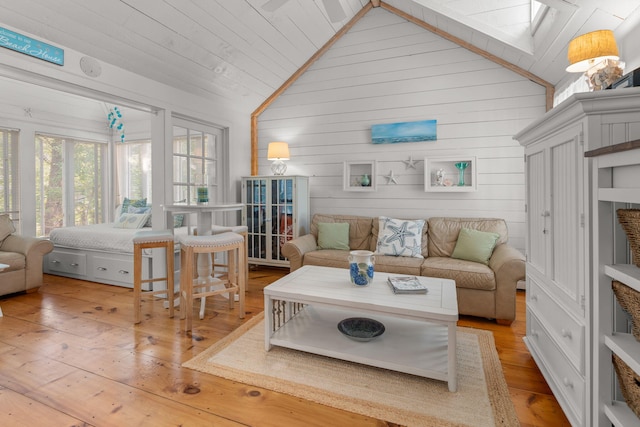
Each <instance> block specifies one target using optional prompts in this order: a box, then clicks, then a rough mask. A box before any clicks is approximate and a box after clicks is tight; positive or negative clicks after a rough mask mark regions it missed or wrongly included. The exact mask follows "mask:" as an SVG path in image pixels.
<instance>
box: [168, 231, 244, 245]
mask: <svg viewBox="0 0 640 427" xmlns="http://www.w3.org/2000/svg"><path fill="white" fill-rule="evenodd" d="M179 240H180V245H182V246H194V247H195V246H211V247H214V246H227V245H232V244H234V243H242V242H244V237H242V236H241V235H239V234H238V233H232V232H230V231H227V232H224V233H220V234H213V235H210V236H193V235H186V236H180V238H179Z"/></svg>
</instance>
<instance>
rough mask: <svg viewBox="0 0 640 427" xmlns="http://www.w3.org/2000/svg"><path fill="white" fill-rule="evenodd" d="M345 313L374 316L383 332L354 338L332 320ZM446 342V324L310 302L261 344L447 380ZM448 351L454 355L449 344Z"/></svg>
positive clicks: (350, 315) (336, 319)
mask: <svg viewBox="0 0 640 427" xmlns="http://www.w3.org/2000/svg"><path fill="white" fill-rule="evenodd" d="M349 317H368V318H371V319H375V320H377V321H379V322H382V324H383V325H384V326H385V332H384V333H383V334H382V335H381V336H379V337H377V338H374V339H373V340H371V341H367V342H360V341H354V340H352V339H350V338H348V337H346V336H345V335H343V334H342V333H341V332H340V331H339V330H338V323H339V322H340V321H341V320H343V319H346V318H349ZM447 343H448V327H447V325H444V324H438V323H434V322H427V321H421V320H415V319H408V318H402V317H395V316H390V315H387V314H379V313H374V312H367V311H357V310H353V309H349V310H347V309H342V308H338V307H334V306H325V305H320V304H314V305H307V306H306V307H305V308H304V309H303V310H302V311H300V312H299V313H297V314H296V315H295V316H294V317H292V318H291V319H289V320H288V321H287V322H286V323H285V324H284V325H282V327H280V329H278V330H277V331H273V332H272V333H271V336H270V337H269V336H268V334H267V342H265V346H266V348H267V350H268V349H269V348H270V347H271V345H276V346H280V347H287V348H291V349H295V350H300V351H305V352H308V353H314V354H319V355H323V356H328V357H333V358H336V359H341V360H347V361H351V362H357V363H361V364H364V365H369V366H375V367H379V368H385V369H390V370H393V371H398V372H404V373H408V374H413V375H418V376H422V377H427V378H433V379H436V380H442V381H449V380H450V378H449V375H448V360H449V359H448V358H449V354H448V345H447ZM451 351H452V352H454V354H455V348H454V349H451ZM453 383H455V381H454V382H453ZM451 384H452V382H451V381H450V386H451ZM450 388H451V387H450ZM451 391H455V388H454V390H451Z"/></svg>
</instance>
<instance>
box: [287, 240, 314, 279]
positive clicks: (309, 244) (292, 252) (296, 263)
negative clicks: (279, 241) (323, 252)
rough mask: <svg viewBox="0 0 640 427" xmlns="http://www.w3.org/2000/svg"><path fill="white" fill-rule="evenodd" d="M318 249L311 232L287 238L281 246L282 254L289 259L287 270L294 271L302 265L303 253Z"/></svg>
mask: <svg viewBox="0 0 640 427" xmlns="http://www.w3.org/2000/svg"><path fill="white" fill-rule="evenodd" d="M316 249H318V243H317V242H316V238H315V236H314V235H313V234H305V235H304V236H300V237H297V238H295V239H293V240H289V241H288V242H287V243H285V244H284V245H283V246H282V255H284V256H285V257H287V259H288V260H289V264H290V267H289V271H295V270H297V269H299V268H300V267H302V263H303V261H304V254H305V253H307V252H311V251H315V250H316Z"/></svg>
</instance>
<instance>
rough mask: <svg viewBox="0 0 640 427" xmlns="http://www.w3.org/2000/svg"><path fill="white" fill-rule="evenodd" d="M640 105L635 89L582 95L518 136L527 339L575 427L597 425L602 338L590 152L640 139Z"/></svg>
mask: <svg viewBox="0 0 640 427" xmlns="http://www.w3.org/2000/svg"><path fill="white" fill-rule="evenodd" d="M638 106H640V89H635V88H634V89H620V90H612V91H600V92H593V93H580V94H575V95H573V96H571V97H570V98H568V99H567V100H565V101H564V102H562V103H561V104H559V105H558V106H556V107H555V108H553V109H552V110H550V111H548V112H547V113H546V114H545V115H544V116H542V117H541V118H540V119H538V120H536V121H535V122H534V123H532V124H530V125H529V126H527V127H526V128H525V129H523V130H522V131H521V132H519V133H518V134H517V135H516V136H515V139H517V140H518V141H519V142H520V143H521V145H522V146H524V149H525V172H526V193H527V194H526V222H527V225H526V226H527V242H526V259H527V273H526V275H527V299H526V302H527V319H526V320H527V333H526V337H525V338H524V340H525V342H526V345H527V347H528V348H529V350H530V352H531V354H532V356H533V358H534V360H535V361H536V364H537V365H538V367H539V368H540V370H541V371H542V373H543V375H544V377H545V379H546V380H547V382H548V384H549V386H550V387H551V390H552V391H553V394H554V395H555V397H556V399H557V400H558V402H559V403H560V405H561V407H562V409H563V410H564V412H565V414H566V416H567V418H568V419H569V420H570V422H571V423H572V425H574V426H591V425H592V424H593V413H592V412H593V411H592V410H591V408H592V403H593V402H592V399H593V398H592V396H593V393H594V391H593V390H592V387H593V374H592V372H593V363H592V354H593V353H592V352H593V348H594V345H597V344H598V343H597V342H596V343H594V342H593V340H592V330H593V328H592V323H591V322H592V313H593V306H592V291H593V289H592V283H593V279H592V278H593V255H592V234H593V228H592V227H593V224H592V218H591V212H592V196H591V195H592V185H591V179H590V177H591V173H592V171H591V160H590V159H589V158H585V156H584V154H585V152H586V151H589V150H593V149H596V148H600V147H605V146H610V145H613V144H616V143H619V142H624V141H628V140H630V139H632V138H631V136H632V135H636V138H639V137H640V115H639V114H638V111H637V109H636V108H637V107H638ZM609 363H610V361H609ZM596 392H597V391H596Z"/></svg>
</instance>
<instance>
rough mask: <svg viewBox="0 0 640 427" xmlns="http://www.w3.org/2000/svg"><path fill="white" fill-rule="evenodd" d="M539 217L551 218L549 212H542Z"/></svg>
mask: <svg viewBox="0 0 640 427" xmlns="http://www.w3.org/2000/svg"><path fill="white" fill-rule="evenodd" d="M540 216H543V217H548V216H551V212H549V211H542V213H541V214H540Z"/></svg>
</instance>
